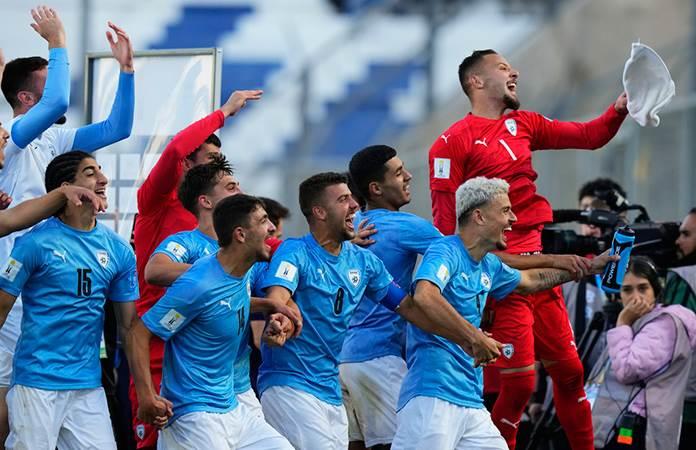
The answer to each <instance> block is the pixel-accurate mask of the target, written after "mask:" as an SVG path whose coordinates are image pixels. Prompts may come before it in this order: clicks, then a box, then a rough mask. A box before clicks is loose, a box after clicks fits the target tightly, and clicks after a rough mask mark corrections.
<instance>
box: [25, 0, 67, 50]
mask: <svg viewBox="0 0 696 450" xmlns="http://www.w3.org/2000/svg"><path fill="white" fill-rule="evenodd" d="M31 17H32V18H33V19H34V23H32V24H31V27H32V28H33V29H34V31H36V32H37V33H39V35H41V37H42V38H44V39H45V40H46V42H48V48H59V47H65V29H64V28H63V22H61V20H60V17H58V13H56V11H55V10H54V9H53V8H49V7H47V6H37V7H36V8H34V9H32V10H31Z"/></svg>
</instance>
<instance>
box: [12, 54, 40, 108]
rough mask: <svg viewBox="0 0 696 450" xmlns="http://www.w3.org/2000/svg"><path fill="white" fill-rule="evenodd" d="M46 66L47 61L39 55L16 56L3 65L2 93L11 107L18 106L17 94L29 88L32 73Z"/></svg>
mask: <svg viewBox="0 0 696 450" xmlns="http://www.w3.org/2000/svg"><path fill="white" fill-rule="evenodd" d="M46 66H48V61H46V60H45V59H44V58H42V57H40V56H31V57H29V58H17V59H13V60H12V61H10V62H8V63H7V65H5V70H4V72H3V73H2V86H1V87H2V93H3V95H4V96H5V100H7V103H9V104H10V106H11V107H12V109H14V108H16V107H17V106H19V104H20V102H19V99H18V98H17V94H19V92H20V91H28V90H30V89H31V87H32V86H31V81H32V78H33V77H32V74H33V73H34V72H36V71H37V70H41V69H43V68H44V67H46Z"/></svg>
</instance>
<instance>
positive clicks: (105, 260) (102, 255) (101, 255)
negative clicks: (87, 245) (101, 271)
mask: <svg viewBox="0 0 696 450" xmlns="http://www.w3.org/2000/svg"><path fill="white" fill-rule="evenodd" d="M97 262H98V263H99V265H100V266H102V267H103V268H105V269H106V266H108V265H109V254H108V253H106V250H97Z"/></svg>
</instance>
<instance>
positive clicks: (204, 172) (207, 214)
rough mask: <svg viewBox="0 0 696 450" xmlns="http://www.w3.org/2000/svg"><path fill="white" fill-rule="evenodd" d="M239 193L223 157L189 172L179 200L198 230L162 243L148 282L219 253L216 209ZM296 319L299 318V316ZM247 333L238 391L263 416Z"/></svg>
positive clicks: (166, 279)
mask: <svg viewBox="0 0 696 450" xmlns="http://www.w3.org/2000/svg"><path fill="white" fill-rule="evenodd" d="M239 193H240V192H239V183H238V182H237V180H236V179H235V178H234V176H233V175H232V167H230V165H229V164H228V163H227V160H226V159H225V157H224V155H222V154H220V155H215V156H214V157H213V158H212V160H211V162H209V163H207V164H201V165H200V166H196V167H193V168H192V169H191V170H189V171H188V172H186V175H185V176H184V181H183V182H182V183H181V186H179V199H180V200H181V203H182V204H183V205H184V208H186V209H187V210H189V211H191V212H192V213H193V214H194V215H195V216H196V219H197V220H198V227H196V228H195V229H194V230H192V231H181V232H179V233H176V234H173V235H171V236H169V237H168V238H166V239H165V240H164V241H162V243H161V244H160V245H159V246H158V247H157V248H156V249H155V251H154V252H153V254H152V257H150V260H149V261H148V263H147V265H146V266H145V279H146V280H147V282H148V283H151V284H155V285H159V286H170V285H171V284H172V283H173V282H174V281H175V280H176V279H177V278H179V277H180V276H181V275H182V274H183V273H184V272H186V271H187V270H188V269H189V268H190V267H191V265H192V264H193V263H194V262H196V261H198V260H199V259H201V258H203V257H205V256H208V255H212V254H213V253H215V252H217V251H218V249H219V246H218V237H217V234H216V233H215V228H214V226H213V210H214V209H215V206H216V205H217V204H218V203H219V202H220V201H221V200H222V199H224V198H227V197H229V196H232V195H237V194H239ZM264 205H265V202H264ZM269 220H270V216H269ZM271 223H273V222H272V221H271ZM274 228H275V224H274ZM274 231H275V230H274ZM264 272H265V271H264V270H262V269H261V268H259V269H258V270H256V272H255V274H256V275H257V277H256V279H254V280H252V283H251V286H252V288H253V287H254V286H255V285H256V284H257V283H256V281H257V279H258V278H261V276H262V275H263V274H264ZM252 291H253V289H252ZM295 318H296V320H297V319H299V313H297V315H296V316H295ZM243 333H244V335H243V336H242V338H241V340H240V345H239V353H238V355H237V358H236V362H235V365H234V389H235V392H236V393H237V399H238V400H239V402H240V403H244V404H246V406H247V407H248V408H249V409H250V410H252V411H254V412H255V413H257V414H263V413H262V411H261V404H260V403H259V401H258V399H257V398H256V394H254V391H253V390H252V389H251V382H250V380H249V354H250V353H251V348H250V347H249V345H248V343H247V341H248V340H249V328H248V327H247V328H245V330H244V332H243Z"/></svg>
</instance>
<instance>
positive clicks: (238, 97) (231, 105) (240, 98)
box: [220, 89, 263, 117]
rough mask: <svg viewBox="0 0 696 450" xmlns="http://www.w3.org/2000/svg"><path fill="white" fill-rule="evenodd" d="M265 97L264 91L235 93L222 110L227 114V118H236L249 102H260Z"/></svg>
mask: <svg viewBox="0 0 696 450" xmlns="http://www.w3.org/2000/svg"><path fill="white" fill-rule="evenodd" d="M262 95H263V91H262V90H258V89H257V90H253V91H234V92H233V93H232V95H230V98H228V99H227V101H226V102H225V104H224V105H222V106H221V107H220V110H221V111H222V112H223V113H224V114H225V117H229V116H234V115H235V114H237V113H238V112H239V110H240V109H242V108H244V105H246V102H247V101H249V100H259V99H260V98H261V96H262Z"/></svg>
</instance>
